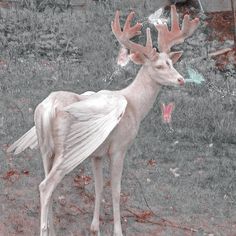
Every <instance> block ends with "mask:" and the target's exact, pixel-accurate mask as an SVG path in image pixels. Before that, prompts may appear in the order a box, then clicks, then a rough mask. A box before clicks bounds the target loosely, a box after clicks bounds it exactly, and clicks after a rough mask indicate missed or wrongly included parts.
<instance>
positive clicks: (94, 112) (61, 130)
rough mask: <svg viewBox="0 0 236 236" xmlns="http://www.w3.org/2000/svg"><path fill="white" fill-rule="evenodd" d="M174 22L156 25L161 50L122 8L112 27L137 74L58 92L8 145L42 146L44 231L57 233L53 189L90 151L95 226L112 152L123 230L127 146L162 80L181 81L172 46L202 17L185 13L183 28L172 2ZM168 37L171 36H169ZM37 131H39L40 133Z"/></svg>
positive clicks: (117, 235) (117, 227)
mask: <svg viewBox="0 0 236 236" xmlns="http://www.w3.org/2000/svg"><path fill="white" fill-rule="evenodd" d="M171 11H172V17H173V19H172V26H174V28H173V27H172V28H173V29H172V30H171V31H168V29H167V27H166V26H163V25H162V26H160V25H159V26H156V27H157V29H158V31H160V32H159V33H160V36H159V39H158V42H159V44H160V45H159V47H160V48H161V49H162V50H161V52H160V53H157V52H156V49H155V48H153V46H152V40H151V34H150V30H149V29H147V43H146V46H142V45H139V44H136V43H134V42H132V41H130V39H131V38H132V37H134V36H136V35H139V34H140V29H141V27H142V25H141V24H139V23H137V24H136V25H135V26H133V27H131V26H130V22H131V20H132V18H133V13H130V14H129V16H128V17H127V20H126V22H125V25H124V29H123V31H122V30H121V28H120V23H119V12H117V13H116V16H115V20H114V22H113V23H112V31H113V33H114V34H115V36H116V38H117V39H118V41H119V42H120V43H121V45H122V46H123V47H125V48H127V49H130V50H131V54H130V58H131V60H132V61H133V62H134V63H136V64H142V67H141V68H140V70H139V72H138V74H137V76H136V78H135V80H134V81H133V82H132V83H131V84H130V85H129V86H128V87H126V88H124V89H122V90H117V91H108V90H101V91H99V92H97V93H94V92H86V93H84V94H81V95H78V94H75V93H71V92H63V91H61V92H53V93H51V94H50V95H49V96H48V97H47V98H46V99H45V100H44V101H43V102H41V103H40V104H39V105H38V106H37V108H36V110H35V116H34V120H35V127H33V128H32V129H31V130H29V131H28V132H27V133H26V134H25V135H23V136H22V137H21V138H20V139H19V140H17V141H16V142H15V143H14V144H12V145H11V146H10V147H9V149H8V151H13V150H15V154H17V153H20V152H21V151H23V150H24V149H25V148H27V147H31V148H32V147H36V146H37V144H38V146H39V148H40V151H41V155H42V159H43V166H44V171H45V179H44V180H43V181H42V182H41V183H40V185H39V191H40V203H41V221H40V222H41V223H40V236H54V235H55V231H54V227H53V217H52V194H53V191H54V190H55V188H56V186H57V185H58V184H59V183H60V181H61V180H62V179H63V177H64V176H65V175H66V174H68V173H69V172H70V171H72V170H73V169H74V168H75V167H76V166H78V165H79V164H80V163H81V162H82V161H83V160H84V159H86V158H88V157H91V159H92V167H93V174H94V181H95V208H94V215H93V220H92V224H91V232H92V233H94V234H95V235H100V230H99V210H100V202H101V196H102V189H103V174H102V157H104V156H108V157H109V158H110V163H111V164H110V168H111V187H112V203H113V216H114V236H122V229H121V221H120V205H119V204H120V191H121V176H122V170H123V162H124V158H125V155H126V152H127V149H128V148H129V146H130V145H131V144H132V142H133V140H134V138H135V137H136V135H137V133H138V129H139V126H140V123H141V121H142V120H143V118H144V117H145V116H146V115H147V113H148V112H149V110H150V109H151V108H152V107H153V104H154V102H155V100H156V97H157V95H158V92H159V91H160V88H161V86H162V85H170V86H179V85H183V84H184V79H183V77H182V76H181V75H180V74H179V73H178V72H177V71H176V70H175V69H174V67H173V63H175V62H176V61H177V60H178V59H179V57H180V56H181V54H182V53H181V52H170V47H171V46H173V45H174V43H175V42H176V43H180V42H182V41H183V40H184V38H185V37H186V36H189V35H191V34H192V33H193V31H194V29H196V28H197V26H198V19H195V20H193V21H189V18H188V17H185V18H184V23H183V26H182V30H180V29H179V26H178V24H177V14H176V9H175V7H174V6H172V9H171ZM165 38H166V40H164V39H165ZM36 133H37V135H36Z"/></svg>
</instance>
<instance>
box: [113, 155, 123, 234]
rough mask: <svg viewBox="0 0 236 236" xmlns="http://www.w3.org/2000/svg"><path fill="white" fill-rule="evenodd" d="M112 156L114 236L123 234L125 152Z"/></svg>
mask: <svg viewBox="0 0 236 236" xmlns="http://www.w3.org/2000/svg"><path fill="white" fill-rule="evenodd" d="M110 158H111V187H112V204H113V217H114V236H122V235H123V234H122V229H121V221H120V191H121V177H122V171H123V162H124V158H125V152H119V153H115V154H112V155H111V156H110Z"/></svg>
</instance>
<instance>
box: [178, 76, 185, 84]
mask: <svg viewBox="0 0 236 236" xmlns="http://www.w3.org/2000/svg"><path fill="white" fill-rule="evenodd" d="M177 80H178V83H179V85H180V86H182V85H184V79H183V78H182V77H180V78H178V79H177Z"/></svg>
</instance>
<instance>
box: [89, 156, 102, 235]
mask: <svg viewBox="0 0 236 236" xmlns="http://www.w3.org/2000/svg"><path fill="white" fill-rule="evenodd" d="M92 167H93V175H94V182H95V207H94V213H93V221H92V224H91V227H90V230H91V233H92V234H95V235H97V236H100V230H99V213H100V203H101V197H102V192H103V173H102V158H99V157H92Z"/></svg>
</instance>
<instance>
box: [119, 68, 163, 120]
mask: <svg viewBox="0 0 236 236" xmlns="http://www.w3.org/2000/svg"><path fill="white" fill-rule="evenodd" d="M160 88H161V85H160V84H158V83H156V82H155V81H154V80H153V79H152V78H151V77H150V75H149V74H148V72H147V69H146V67H145V66H142V67H141V69H140V70H139V72H138V74H137V76H136V78H135V80H134V81H133V82H132V83H131V84H130V85H129V86H128V87H126V88H125V89H123V90H122V94H123V95H124V96H125V97H126V99H127V100H128V104H129V105H130V107H131V108H132V109H133V112H134V113H135V116H136V119H138V120H140V121H141V120H142V119H143V118H144V117H145V116H146V115H147V114H148V112H149V111H150V110H151V108H152V107H153V104H154V102H155V100H156V97H157V95H158V93H159V91H160Z"/></svg>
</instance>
